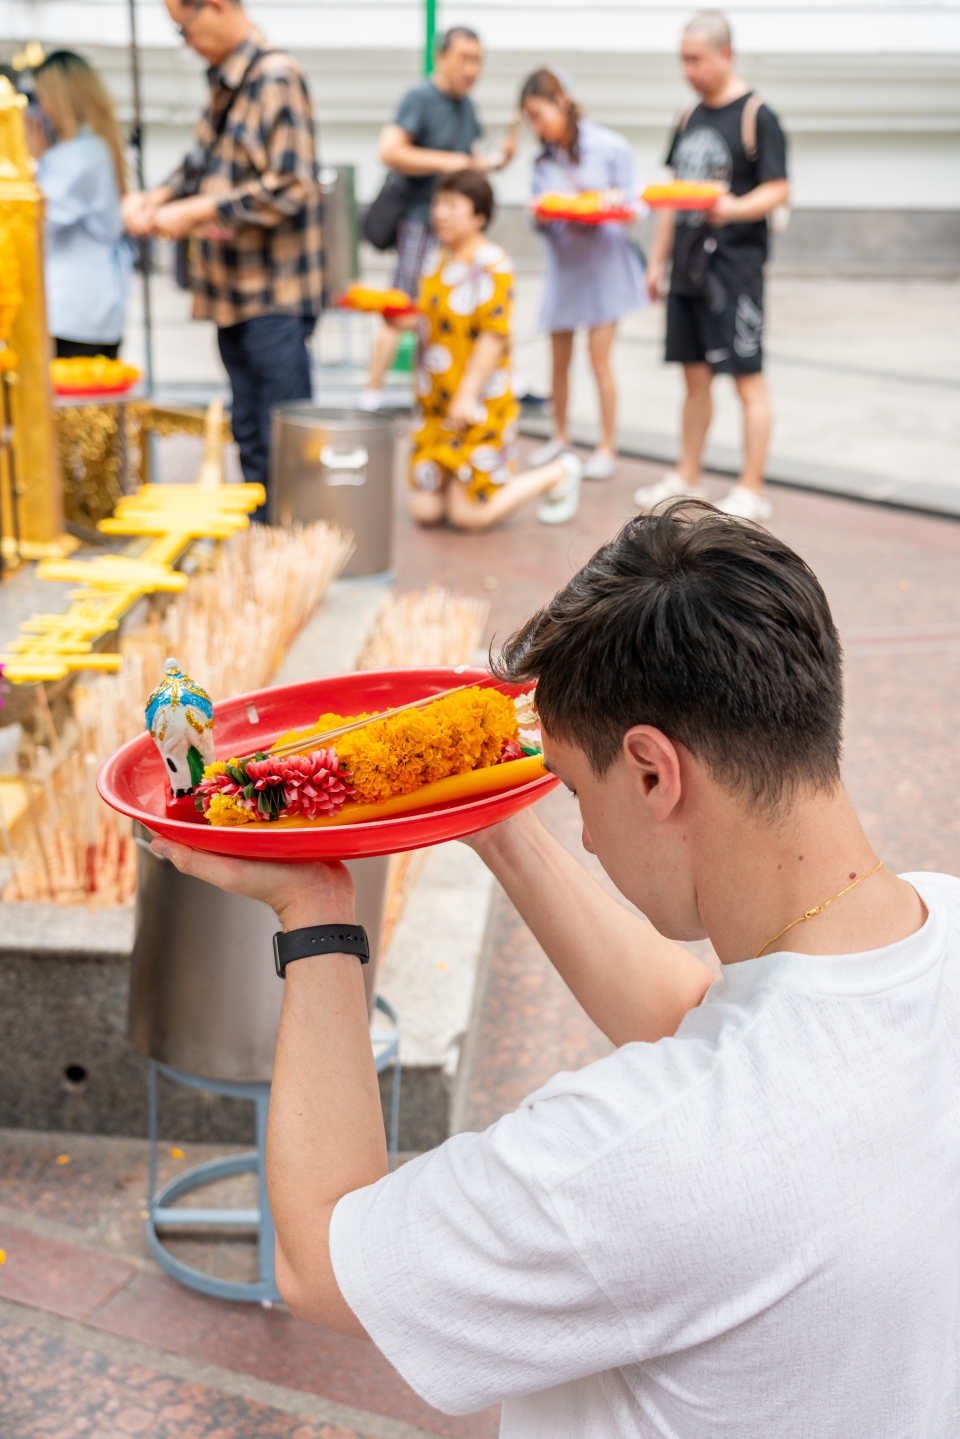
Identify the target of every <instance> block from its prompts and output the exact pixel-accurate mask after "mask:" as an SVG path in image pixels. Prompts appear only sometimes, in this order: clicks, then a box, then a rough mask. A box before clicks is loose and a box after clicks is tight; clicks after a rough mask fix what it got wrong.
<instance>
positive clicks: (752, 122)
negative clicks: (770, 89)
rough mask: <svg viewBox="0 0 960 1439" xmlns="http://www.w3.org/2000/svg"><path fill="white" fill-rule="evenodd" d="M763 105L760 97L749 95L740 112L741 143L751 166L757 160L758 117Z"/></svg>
mask: <svg viewBox="0 0 960 1439" xmlns="http://www.w3.org/2000/svg"><path fill="white" fill-rule="evenodd" d="M763 103H764V102H763V100H762V99H761V97H760V96H759V95H748V96H747V103H746V104H745V105H744V107H743V109H742V111H741V112H740V143H741V144H742V145H743V148H744V150H745V151H746V155H747V159H748V160H749V161H750V163H751V165H752V164H753V162H754V161H755V160H756V158H757V115H758V114H759V112H760V106H761V105H762V104H763Z"/></svg>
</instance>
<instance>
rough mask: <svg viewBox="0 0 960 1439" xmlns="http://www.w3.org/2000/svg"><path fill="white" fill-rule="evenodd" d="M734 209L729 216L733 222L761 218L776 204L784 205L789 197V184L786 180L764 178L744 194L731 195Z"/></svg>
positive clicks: (743, 222) (773, 208)
mask: <svg viewBox="0 0 960 1439" xmlns="http://www.w3.org/2000/svg"><path fill="white" fill-rule="evenodd" d="M730 199H731V200H732V202H733V206H734V207H735V209H734V210H733V213H732V214H731V216H730V221H731V222H732V223H733V224H746V223H749V222H750V221H753V220H763V219H765V217H766V216H767V215H769V214H770V212H771V211H772V210H775V209H776V208H777V206H778V205H785V204H786V203H787V201H788V200H789V199H790V184H789V181H787V180H765V181H764V183H763V184H762V185H757V187H756V189H754V190H750V191H748V193H747V194H746V195H736V196H731V197H730Z"/></svg>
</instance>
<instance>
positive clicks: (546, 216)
mask: <svg viewBox="0 0 960 1439" xmlns="http://www.w3.org/2000/svg"><path fill="white" fill-rule="evenodd" d="M534 213H535V215H536V217H537V219H538V220H542V221H544V223H549V222H550V221H552V220H562V221H563V222H564V224H567V225H606V224H609V222H610V221H611V220H613V221H616V222H617V223H619V224H628V223H629V222H630V221H631V220H632V219H633V217H634V210H633V208H632V206H629V205H618V206H617V207H616V208H615V209H611V210H597V211H595V213H594V214H592V215H581V214H577V213H576V211H573V210H540V209H536V210H535V211H534Z"/></svg>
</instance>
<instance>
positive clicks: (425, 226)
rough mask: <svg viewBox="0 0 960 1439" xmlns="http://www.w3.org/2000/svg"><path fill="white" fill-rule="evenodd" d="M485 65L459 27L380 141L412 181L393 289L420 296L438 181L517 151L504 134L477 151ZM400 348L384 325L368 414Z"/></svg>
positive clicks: (386, 158)
mask: <svg viewBox="0 0 960 1439" xmlns="http://www.w3.org/2000/svg"><path fill="white" fill-rule="evenodd" d="M482 66H483V50H482V48H481V45H480V39H479V37H478V36H477V35H476V34H475V33H474V32H473V31H472V30H468V29H467V28H466V26H463V25H455V26H454V27H453V28H452V29H450V30H448V31H447V33H446V34H445V35H444V36H443V39H442V40H441V41H440V48H439V51H438V53H437V68H436V70H435V72H434V74H433V75H431V76H430V78H429V79H427V80H422V81H421V82H420V84H419V85H414V87H413V89H412V90H408V91H407V93H406V94H405V95H404V97H403V99H402V100H401V101H400V105H399V107H398V109H397V113H396V116H395V118H394V120H393V122H392V123H391V124H389V125H385V126H384V128H383V131H382V133H381V135H380V158H381V160H382V161H383V163H384V164H385V165H387V166H389V168H390V169H391V170H395V171H397V173H398V174H400V175H406V176H408V177H409V179H410V180H411V182H412V183H411V197H410V203H409V205H408V207H407V210H406V213H405V215H404V217H403V219H402V220H401V221H400V225H399V228H398V231H397V268H396V271H395V273H394V277H393V283H394V285H395V286H396V287H397V288H398V289H400V290H405V291H406V293H407V294H408V295H410V296H412V297H414V298H415V297H416V294H417V291H418V289H419V287H420V274H421V271H422V270H423V265H424V261H425V260H426V257H427V252H428V251H429V248H430V201H431V198H432V196H433V186H434V182H435V181H436V179H437V177H438V176H439V175H449V174H451V173H452V172H453V171H455V170H463V169H466V168H469V169H472V170H479V171H480V172H481V173H482V174H485V175H487V174H490V172H491V171H493V170H500V169H502V168H503V166H504V165H506V164H507V163H508V161H509V160H510V159H511V158H512V156H513V153H514V149H515V141H514V138H513V135H512V133H508V134H507V135H505V136H504V138H503V140H502V141H501V142H500V148H499V150H498V151H497V152H496V153H495V154H492V155H480V154H475V153H474V145H475V144H476V142H477V140H478V139H479V138H480V135H481V134H482V133H483V132H482V129H481V126H480V122H479V121H478V119H477V114H476V111H475V110H474V108H473V101H472V100H471V99H470V91H471V90H472V89H473V87H474V85H475V84H476V82H477V80H478V79H479V78H480V71H481V68H482ZM396 343H397V331H396V330H395V329H393V328H392V327H390V326H385V327H384V329H383V330H382V331H381V332H380V334H379V335H378V336H377V339H376V342H375V344H374V347H373V356H372V358H371V362H370V374H369V376H368V379H367V388H366V389H365V390H364V391H363V393H362V395H361V397H360V405H361V408H362V409H365V410H376V409H379V407H380V404H381V402H382V399H383V381H384V377H385V375H386V373H387V370H388V368H389V366H390V362H391V360H392V359H393V354H394V350H395V349H396Z"/></svg>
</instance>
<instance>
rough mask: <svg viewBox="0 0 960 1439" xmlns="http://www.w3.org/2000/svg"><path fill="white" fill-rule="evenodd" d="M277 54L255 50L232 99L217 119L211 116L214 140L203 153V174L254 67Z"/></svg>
mask: <svg viewBox="0 0 960 1439" xmlns="http://www.w3.org/2000/svg"><path fill="white" fill-rule="evenodd" d="M276 53H277V52H276V50H255V51H254V53H253V55H252V56H251V57H250V60H249V61H248V63H247V67H246V69H245V70H244V72H243V74H242V75H241V76H240V83H239V85H238V86H237V88H236V89H235V90H234V92H233V94H232V95H231V96H230V99H229V100H228V101H227V103H226V104H225V105H224V107H223V109H222V110H221V111H220V113H219V115H217V117H216V118H215V119H214V118H213V116H211V118H210V128H211V130H212V131H213V139H212V140H211V141H210V143H209V145H207V146H206V147H205V149H204V151H203V167H202V168H203V172H206V168H207V165H208V164H209V163H210V157H211V155H212V154H213V152H214V150H215V149H216V148H217V146H218V145H219V144H220V141H221V140H222V139H223V133H224V131H225V130H226V128H227V121H228V120H229V119H230V114H231V111H232V110H233V107H234V105H235V104H236V103H237V101H238V100H239V99H240V96H241V95H242V94H243V87H244V86H245V85H246V83H247V80H248V78H249V76H250V71H251V70H252V69H253V67H254V65H256V64H257V62H258V61H260V60H263V59H265V58H266V56H267V55H275V54H276Z"/></svg>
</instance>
